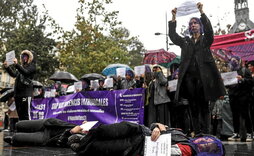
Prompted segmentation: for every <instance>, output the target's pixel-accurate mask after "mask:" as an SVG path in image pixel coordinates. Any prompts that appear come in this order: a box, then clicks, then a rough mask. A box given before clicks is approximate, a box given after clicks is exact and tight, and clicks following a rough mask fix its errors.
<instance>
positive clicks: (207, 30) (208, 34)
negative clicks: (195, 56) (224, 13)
mask: <svg viewBox="0 0 254 156" xmlns="http://www.w3.org/2000/svg"><path fill="white" fill-rule="evenodd" d="M197 8H198V10H199V12H200V14H201V18H200V20H201V22H202V24H203V26H204V36H205V39H206V41H207V46H209V47H210V46H211V45H212V44H213V40H214V39H213V36H214V34H213V27H212V24H211V22H210V20H209V19H208V17H207V16H206V15H205V13H204V11H203V4H202V3H200V2H199V3H197Z"/></svg>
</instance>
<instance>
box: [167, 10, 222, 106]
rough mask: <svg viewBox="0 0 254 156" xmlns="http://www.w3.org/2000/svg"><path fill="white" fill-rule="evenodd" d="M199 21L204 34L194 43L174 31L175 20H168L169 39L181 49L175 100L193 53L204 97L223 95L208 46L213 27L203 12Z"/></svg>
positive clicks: (219, 78)
mask: <svg viewBox="0 0 254 156" xmlns="http://www.w3.org/2000/svg"><path fill="white" fill-rule="evenodd" d="M201 21H202V24H203V26H204V35H201V36H200V38H199V39H198V41H197V42H196V43H194V41H192V40H191V39H190V38H189V37H181V36H179V35H178V34H177V33H176V22H172V21H169V23H168V25H169V37H170V39H171V41H172V42H173V43H174V44H176V45H178V46H180V47H181V49H182V51H181V63H180V67H179V79H178V84H177V90H176V94H175V99H176V100H177V101H179V99H180V97H181V95H179V94H180V92H179V91H180V88H181V86H182V82H183V79H184V77H185V75H186V71H187V69H188V67H189V65H190V62H191V59H192V56H193V55H194V59H195V60H196V62H197V67H198V69H199V72H200V78H201V81H202V84H203V87H204V95H205V99H206V100H207V101H208V100H211V101H215V100H216V99H217V98H218V97H220V96H223V95H225V87H224V84H223V81H222V79H221V75H220V73H219V71H218V69H217V67H216V64H215V61H214V59H213V56H212V53H211V51H210V46H211V45H212V43H213V29H212V26H211V23H210V21H209V19H208V18H207V17H206V15H205V14H202V15H201Z"/></svg>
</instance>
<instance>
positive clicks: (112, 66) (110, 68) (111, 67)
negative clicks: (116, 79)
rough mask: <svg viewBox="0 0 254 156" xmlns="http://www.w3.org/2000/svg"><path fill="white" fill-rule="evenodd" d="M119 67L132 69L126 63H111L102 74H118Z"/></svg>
mask: <svg viewBox="0 0 254 156" xmlns="http://www.w3.org/2000/svg"><path fill="white" fill-rule="evenodd" d="M117 68H126V70H132V69H131V68H130V67H129V66H128V65H126V64H110V65H108V66H107V67H106V68H104V69H103V71H102V74H103V75H106V76H108V75H116V69H117Z"/></svg>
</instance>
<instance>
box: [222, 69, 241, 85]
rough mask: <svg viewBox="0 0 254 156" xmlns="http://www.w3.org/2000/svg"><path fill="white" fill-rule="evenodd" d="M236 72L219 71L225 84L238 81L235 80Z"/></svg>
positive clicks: (232, 83)
mask: <svg viewBox="0 0 254 156" xmlns="http://www.w3.org/2000/svg"><path fill="white" fill-rule="evenodd" d="M237 75H238V74H237V72H236V71H233V72H227V73H221V78H222V79H223V83H224V85H225V86H229V85H234V84H237V83H238V80H237V78H236V77H237Z"/></svg>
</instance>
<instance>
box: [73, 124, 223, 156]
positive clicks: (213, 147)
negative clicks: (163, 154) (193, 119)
mask: <svg viewBox="0 0 254 156" xmlns="http://www.w3.org/2000/svg"><path fill="white" fill-rule="evenodd" d="M167 133H171V138H172V140H171V149H170V150H171V155H183V156H193V155H202V154H203V155H206V156H209V155H210V156H222V155H225V152H224V149H223V145H222V143H221V141H220V140H218V139H216V138H215V137H213V136H209V135H200V136H197V137H196V138H192V139H190V138H188V137H187V136H186V135H185V134H183V132H182V131H181V130H180V129H176V128H169V127H167V126H165V125H163V124H160V123H154V124H152V125H151V129H149V128H147V127H145V126H143V125H139V124H135V123H131V122H121V123H115V124H110V125H100V126H98V127H97V128H93V129H91V130H90V131H89V132H88V134H87V135H86V136H85V137H83V138H81V139H75V143H74V142H72V144H71V148H72V150H73V151H75V152H77V154H78V155H86V156H87V155H96V156H109V155H121V156H138V155H139V156H142V155H144V139H145V136H151V140H152V141H156V140H157V139H158V138H159V137H160V135H163V134H167ZM72 140H74V139H72Z"/></svg>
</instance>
